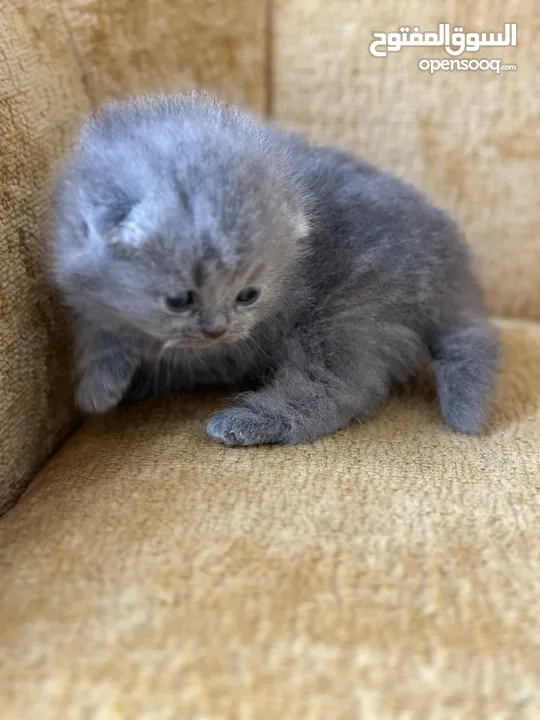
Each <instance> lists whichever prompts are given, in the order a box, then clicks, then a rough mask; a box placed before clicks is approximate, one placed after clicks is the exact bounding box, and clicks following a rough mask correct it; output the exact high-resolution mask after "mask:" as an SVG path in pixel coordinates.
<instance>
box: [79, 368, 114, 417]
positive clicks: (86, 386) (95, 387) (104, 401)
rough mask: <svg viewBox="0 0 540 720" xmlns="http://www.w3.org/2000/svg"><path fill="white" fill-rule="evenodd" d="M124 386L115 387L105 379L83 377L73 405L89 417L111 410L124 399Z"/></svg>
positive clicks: (92, 376) (91, 376) (94, 376)
mask: <svg viewBox="0 0 540 720" xmlns="http://www.w3.org/2000/svg"><path fill="white" fill-rule="evenodd" d="M126 390H127V384H126V385H115V384H113V383H111V382H108V381H107V378H106V377H100V376H96V375H83V377H82V378H81V380H80V382H79V385H78V386H77V389H76V391H75V403H76V405H77V407H78V408H79V409H80V410H82V412H84V413H87V414H89V415H96V414H102V413H106V412H108V411H109V410H113V409H114V408H115V407H116V406H117V405H118V404H119V403H120V402H121V400H122V398H123V397H124V393H125V391H126Z"/></svg>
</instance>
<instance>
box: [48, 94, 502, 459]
mask: <svg viewBox="0 0 540 720" xmlns="http://www.w3.org/2000/svg"><path fill="white" fill-rule="evenodd" d="M53 205H54V213H53V218H54V233H53V248H52V273H53V278H54V281H55V283H56V285H57V286H58V287H59V288H60V290H61V291H62V293H63V295H64V297H65V299H66V301H67V303H68V305H69V306H70V307H71V308H72V310H73V313H74V333H75V346H76V370H77V379H78V387H77V393H76V400H77V403H78V405H79V406H80V408H82V410H84V411H86V412H91V413H93V412H94V413H101V412H105V411H107V410H109V409H111V408H113V407H115V406H116V405H118V404H119V403H120V402H121V401H122V400H123V399H125V398H126V397H130V396H131V397H143V396H146V395H152V394H159V393H162V392H173V391H174V392H176V391H182V390H185V391H190V390H195V389H197V388H201V387H203V388H204V387H210V386H215V385H229V386H237V385H238V386H241V385H244V386H246V385H247V386H251V388H252V389H251V390H250V391H248V392H246V393H244V395H243V396H242V397H241V404H240V405H239V406H238V407H234V408H230V409H228V410H224V411H223V412H219V413H218V414H217V415H214V417H212V418H211V419H210V421H209V422H208V425H207V432H208V433H209V435H210V436H211V437H213V438H215V439H216V440H218V441H221V442H223V443H226V444H229V445H254V444H260V443H299V442H305V441H309V440H313V439H314V438H317V437H319V436H321V435H325V434H327V433H331V432H334V431H336V430H339V429H340V428H342V427H344V426H345V425H347V424H348V423H350V422H351V421H352V420H354V419H360V420H365V419H367V418H370V417H372V416H373V415H374V414H375V413H377V411H378V410H379V409H380V408H381V406H382V405H383V403H384V402H385V401H386V400H387V398H388V395H389V393H390V390H391V388H392V386H393V385H394V384H395V383H401V382H403V381H405V380H406V379H407V378H408V377H410V376H411V375H412V374H414V373H415V371H417V369H418V367H419V365H420V364H421V363H422V361H423V360H424V359H426V358H429V359H430V361H431V364H432V367H433V370H434V373H435V376H436V380H437V386H438V393H439V398H440V406H441V411H442V415H443V417H444V420H445V421H446V423H447V424H448V425H449V426H450V427H451V428H453V429H454V430H456V431H459V432H464V433H476V432H478V431H479V430H480V429H481V427H482V424H483V420H484V417H485V413H486V409H487V405H488V401H489V396H490V391H491V389H492V384H493V380H494V375H495V371H496V368H497V355H498V353H497V344H496V340H495V338H494V333H493V329H492V327H491V326H490V325H489V323H488V322H487V320H486V315H485V311H484V307H483V302H482V297H481V292H480V290H479V286H478V284H477V282H476V280H475V278H474V275H473V272H472V269H471V264H470V260H469V255H468V251H467V249H466V247H465V245H464V244H463V242H462V239H461V236H460V232H459V230H458V228H457V227H456V225H455V224H454V222H453V220H452V219H451V218H450V217H449V216H448V215H447V214H445V212H443V211H442V210H440V209H438V208H437V207H434V206H433V205H432V204H431V203H430V202H429V201H428V200H427V199H426V198H425V197H424V196H423V195H422V194H420V193H419V192H418V191H417V190H416V189H414V188H412V187H411V186H409V185H408V184H406V183H404V182H402V181H401V180H399V179H397V178H395V177H393V176H392V175H390V174H387V173H385V172H382V171H380V170H378V169H377V168H375V167H373V166H372V165H370V164H368V163H366V162H363V161H361V160H358V159H356V158H354V157H352V156H351V155H349V154H347V153H345V152H342V151H339V150H335V149H331V148H324V147H314V146H312V145H310V144H308V143H307V142H306V141H305V140H303V139H301V138H299V137H297V136H295V135H291V134H287V133H284V132H281V131H279V130H277V129H275V128H272V127H270V126H265V125H263V124H260V123H258V122H256V121H254V120H253V119H251V118H250V117H248V116H247V115H245V114H243V113H242V112H240V111H238V110H236V109H233V108H230V107H226V106H222V105H220V104H218V103H217V101H215V100H213V99H212V98H210V97H208V96H205V95H199V94H196V93H194V94H191V95H175V96H150V97H145V98H141V99H139V100H136V101H131V102H126V103H113V104H109V105H106V106H105V107H104V108H103V109H102V110H101V111H99V112H98V113H97V114H96V115H95V116H94V117H93V118H91V119H90V120H89V121H88V123H87V124H86V125H85V126H84V128H83V130H82V132H81V136H80V139H79V143H78V146H77V147H76V148H75V150H74V153H73V155H72V157H71V160H70V161H69V162H68V163H67V164H66V167H65V168H64V170H63V173H62V174H61V177H60V178H59V181H58V183H57V186H56V190H55V194H54V203H53Z"/></svg>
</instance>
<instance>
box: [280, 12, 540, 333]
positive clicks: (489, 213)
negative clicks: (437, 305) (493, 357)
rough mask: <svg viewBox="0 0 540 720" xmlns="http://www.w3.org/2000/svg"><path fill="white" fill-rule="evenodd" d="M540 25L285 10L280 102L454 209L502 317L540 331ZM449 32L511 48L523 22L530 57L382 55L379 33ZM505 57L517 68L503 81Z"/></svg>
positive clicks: (504, 19) (525, 19) (489, 49)
mask: <svg viewBox="0 0 540 720" xmlns="http://www.w3.org/2000/svg"><path fill="white" fill-rule="evenodd" d="M539 17H540V16H539V14H538V4H537V0H521V1H520V2H519V3H517V2H516V3H487V2H485V3H474V2H458V3H456V2H454V1H453V0H441V1H440V2H425V1H423V0H414V1H413V2H407V3H399V2H384V1H383V2H379V1H378V0H369V1H368V2H358V0H335V1H333V2H322V1H321V2H311V0H275V2H274V18H273V62H272V66H273V87H272V92H271V97H272V109H273V114H274V115H275V117H276V118H277V119H278V120H279V121H280V122H282V123H283V124H285V125H287V126H290V127H291V128H297V129H300V130H302V131H304V132H305V133H306V134H307V135H309V136H310V137H312V138H314V139H316V140H317V141H320V142H325V143H332V144H334V143H337V144H340V145H343V146H345V147H348V148H350V149H352V150H354V151H356V152H358V153H361V154H362V155H364V156H365V157H366V158H368V159H370V160H372V161H373V162H376V163H378V164H380V165H382V166H383V167H386V168H388V169H390V170H393V171H395V172H397V173H399V174H402V175H404V176H405V177H407V178H409V179H410V180H412V181H413V182H415V183H417V184H418V185H420V186H421V187H423V188H424V189H425V190H426V191H427V192H428V193H429V194H430V195H432V196H433V197H434V198H435V199H436V200H438V201H439V202H440V203H442V204H443V205H444V206H446V207H448V208H449V209H450V210H451V211H453V212H454V214H455V215H456V216H457V217H458V219H459V220H460V221H461V223H462V225H463V228H464V229H465V231H466V234H467V236H468V239H469V242H470V243H471V245H472V246H473V248H474V250H475V252H476V256H477V263H478V268H479V271H480V274H481V277H482V280H483V283H484V286H485V288H486V290H487V299H488V302H489V306H490V308H491V310H492V311H493V313H495V314H498V315H503V316H511V317H526V318H536V319H538V318H540V233H539V231H538V225H539V222H540V203H539V201H538V198H539V194H540V105H539V91H538V74H539V72H540V51H539V45H538V33H539V32H540V19H539ZM439 23H441V24H443V25H444V24H445V23H449V25H450V27H449V32H450V40H452V34H453V33H454V28H455V27H461V28H463V30H464V32H465V33H468V32H478V33H499V32H500V33H503V34H502V35H501V36H500V38H497V39H502V40H503V41H506V39H509V40H510V41H511V42H512V41H513V37H512V35H511V33H509V35H508V36H506V33H505V32H504V25H505V23H515V24H516V25H517V28H516V41H517V45H516V46H511V45H510V46H506V47H501V46H499V47H493V46H486V47H483V48H481V49H480V50H478V51H477V52H465V53H463V54H462V55H454V56H453V55H450V54H448V53H447V52H446V51H445V50H444V49H443V48H442V47H421V46H418V47H414V46H408V47H402V48H401V49H400V50H398V51H394V52H389V53H388V54H387V56H386V57H374V56H373V55H371V54H370V49H369V48H370V43H371V42H372V41H373V40H374V39H376V38H374V35H373V33H375V32H380V33H390V32H398V31H399V30H400V28H402V27H409V30H410V31H411V32H412V31H413V30H414V26H417V27H418V28H419V31H422V32H424V31H438V29H439ZM405 37H406V38H412V37H413V36H412V35H411V33H409V34H408V35H406V36H405ZM443 37H444V28H443ZM379 39H380V38H379ZM487 39H488V41H489V36H488V38H487ZM456 40H457V45H455V46H454V47H453V49H454V52H459V49H460V44H461V43H460V40H459V36H456ZM420 41H422V39H420ZM391 42H393V46H394V47H397V44H396V41H395V39H394V40H392V39H391ZM382 47H383V48H384V46H382ZM374 49H375V50H376V51H379V52H380V51H381V47H375V48H374ZM432 59H438V60H446V61H449V60H453V61H454V65H450V64H449V62H447V63H446V67H447V69H446V70H444V69H439V70H438V71H435V72H434V73H433V74H430V67H431V68H436V65H435V66H433V65H430V64H429V63H426V62H425V61H426V60H432ZM497 59H501V61H502V62H501V66H502V65H515V66H517V69H516V70H515V71H510V70H508V71H500V72H499V73H497V72H496V68H497V63H493V62H492V61H494V60H497ZM462 60H469V61H470V60H475V61H478V60H481V61H482V60H483V61H484V62H483V64H482V63H481V65H480V68H479V69H477V70H468V71H464V70H457V69H456V61H462ZM486 60H487V61H489V62H491V65H489V64H487V63H486V62H485V61H486ZM420 61H423V62H422V63H421V65H420V67H424V68H426V69H425V70H421V69H420V67H419V63H420ZM449 65H450V67H448V66H449ZM486 65H488V69H487V70H482V69H481V68H482V67H486ZM444 67H445V65H442V66H441V68H444ZM472 67H475V64H474V63H473V64H472ZM489 68H493V69H492V70H491V69H489Z"/></svg>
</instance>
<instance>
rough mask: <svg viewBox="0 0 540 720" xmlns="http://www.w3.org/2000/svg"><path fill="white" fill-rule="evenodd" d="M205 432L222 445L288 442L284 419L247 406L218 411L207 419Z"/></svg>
mask: <svg viewBox="0 0 540 720" xmlns="http://www.w3.org/2000/svg"><path fill="white" fill-rule="evenodd" d="M206 432H207V433H208V435H210V437H211V438H213V439H214V440H217V441H218V442H220V443H223V444H224V445H267V444H271V443H286V442H289V440H288V436H289V435H290V427H289V424H288V423H287V421H286V420H285V419H282V418H276V417H269V416H266V415H259V414H258V413H256V412H254V411H253V410H248V409H247V408H230V409H229V410H223V411H221V412H218V413H217V414H216V415H214V416H213V417H212V418H210V420H209V421H208V424H207V426H206Z"/></svg>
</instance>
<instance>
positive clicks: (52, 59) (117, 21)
mask: <svg viewBox="0 0 540 720" xmlns="http://www.w3.org/2000/svg"><path fill="white" fill-rule="evenodd" d="M265 20H266V16H265V10H264V7H263V5H262V4H259V3H253V2H250V0H234V2H230V3H215V2H213V1H212V0H178V1H177V2H167V1H166V0H141V1H140V2H139V1H138V2H127V1H126V2H108V1H106V0H97V1H96V0H91V1H90V0H82V1H81V0H67V1H66V0H47V2H34V1H33V0H14V1H13V2H11V1H10V2H6V3H0V267H1V269H2V270H1V278H0V283H1V294H0V397H1V402H0V514H1V513H2V511H3V510H6V509H7V507H9V506H10V505H11V504H12V503H13V502H14V501H15V500H16V499H17V497H18V496H19V494H20V492H22V490H23V489H24V488H25V487H26V485H27V484H28V481H29V480H30V478H31V477H33V475H34V474H35V472H36V470H37V469H38V468H39V467H40V466H41V464H42V463H43V461H44V459H45V458H46V457H47V456H48V455H49V454H50V453H51V452H52V451H53V450H54V448H55V447H56V446H57V445H58V443H59V442H60V441H61V439H62V438H64V437H65V436H66V434H67V433H68V432H69V431H70V429H71V428H72V427H73V422H74V418H73V413H72V409H71V387H70V382H69V347H68V342H67V333H66V328H65V327H64V326H63V323H62V322H61V320H59V317H60V314H59V313H58V311H57V308H56V307H55V305H54V304H53V302H52V299H51V298H50V296H49V292H48V291H47V289H46V288H45V285H44V279H43V269H42V260H43V257H44V242H45V239H44V236H45V232H44V228H45V225H46V216H47V195H48V185H49V176H50V171H51V167H52V165H53V164H54V163H55V162H56V161H57V160H58V158H60V157H61V156H62V154H63V153H64V151H65V149H66V148H67V147H68V145H69V143H70V141H71V137H72V135H73V133H74V131H75V129H76V128H77V126H78V124H79V122H80V120H81V118H82V117H84V116H86V115H87V114H88V113H89V112H90V111H91V110H92V109H93V108H94V107H95V106H96V104H97V103H98V102H101V101H102V100H103V99H104V98H107V97H113V96H117V95H120V94H123V93H136V92H143V91H147V90H150V89H154V90H159V89H166V88H169V89H182V88H192V87H194V86H198V85H203V86H205V87H208V88H210V89H212V88H215V89H216V90H218V91H219V92H220V94H221V95H222V96H223V97H225V98H227V99H229V100H231V101H234V102H239V103H242V104H247V105H250V106H251V107H254V108H256V109H257V110H262V109H264V107H265V103H266V82H265V73H266V59H265V48H266V42H265Z"/></svg>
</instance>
